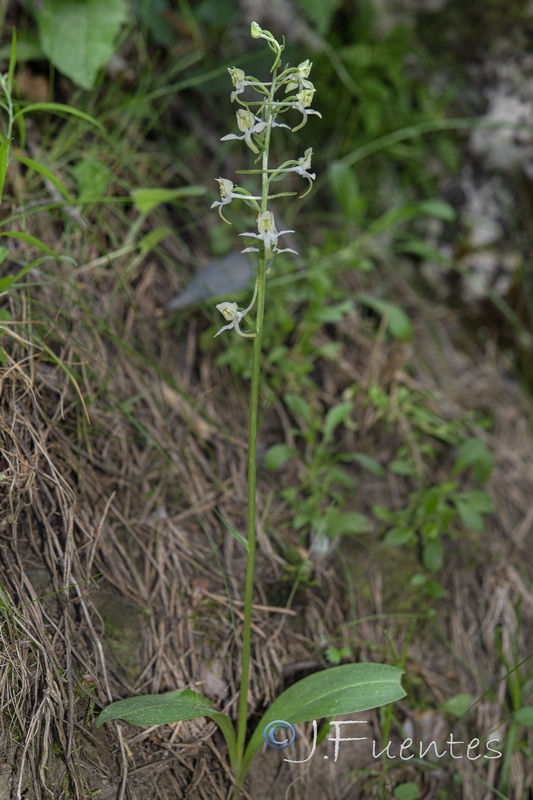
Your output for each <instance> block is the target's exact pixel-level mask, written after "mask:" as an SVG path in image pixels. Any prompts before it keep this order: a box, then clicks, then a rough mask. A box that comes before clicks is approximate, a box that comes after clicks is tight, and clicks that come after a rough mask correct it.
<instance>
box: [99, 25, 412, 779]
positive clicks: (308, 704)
mask: <svg viewBox="0 0 533 800" xmlns="http://www.w3.org/2000/svg"><path fill="white" fill-rule="evenodd" d="M251 34H252V37H253V38H255V39H263V40H264V41H265V42H266V43H267V45H268V47H269V48H270V50H271V51H272V53H273V55H274V62H273V65H272V68H271V80H270V81H266V82H262V81H259V80H258V79H256V78H254V77H251V76H248V75H246V74H245V73H244V72H243V71H242V70H240V69H237V68H231V69H230V70H229V73H230V76H231V79H232V83H233V91H232V94H231V100H232V102H235V101H236V102H237V103H238V105H239V109H238V111H237V127H238V129H239V131H240V135H238V134H229V135H227V136H224V137H222V140H223V141H227V140H232V139H238V140H243V141H244V142H245V144H246V145H247V146H248V147H249V149H250V150H251V151H252V153H253V154H254V156H256V157H257V158H256V163H257V162H259V164H260V166H259V167H258V168H256V169H252V170H246V171H244V172H245V174H251V175H259V176H260V177H261V188H260V191H258V192H257V193H255V194H253V193H252V192H250V191H249V190H248V189H246V188H244V187H240V186H236V185H235V184H234V183H233V182H232V181H231V180H229V179H227V178H218V179H217V181H218V184H219V188H220V200H219V201H216V202H215V203H213V206H212V207H215V208H217V209H218V212H219V214H220V216H221V217H222V219H225V217H224V212H226V211H227V208H228V206H229V205H230V204H231V203H232V202H233V201H234V200H237V201H243V202H244V203H245V204H246V205H247V206H248V207H250V208H252V209H253V211H254V212H255V213H256V214H257V233H256V232H246V233H241V234H240V235H241V236H244V237H245V238H247V239H248V240H249V241H250V244H249V246H247V247H246V248H245V249H244V251H243V252H247V253H248V252H253V253H257V256H258V268H257V275H256V281H255V288H254V292H253V296H252V299H251V301H250V303H249V304H248V305H247V306H246V308H243V309H240V308H239V306H238V304H237V303H236V302H223V303H220V304H219V305H218V306H217V308H218V310H219V311H220V312H221V313H222V315H223V317H224V320H225V321H226V323H227V324H225V325H224V326H223V327H222V328H221V329H220V330H219V331H218V332H217V334H216V336H218V335H219V334H221V333H222V332H223V331H227V330H233V331H235V333H236V334H237V335H238V336H240V337H242V338H243V339H250V340H252V344H253V356H252V368H251V389H250V406H249V439H248V514H247V520H248V536H247V538H246V539H245V538H244V537H243V536H242V535H239V537H238V540H239V541H240V542H241V543H242V545H243V546H244V547H245V548H246V554H247V568H246V580H245V587H244V622H243V629H242V643H243V644H242V658H241V678H240V687H239V688H240V691H239V704H238V712H237V725H236V729H235V728H234V726H233V723H232V721H231V720H230V718H229V716H228V715H226V714H225V713H222V712H220V711H217V710H216V709H215V708H214V707H213V706H212V704H211V702H210V701H209V699H208V698H206V697H204V696H202V695H200V694H198V693H197V692H195V691H193V690H191V689H178V690H176V691H173V692H169V693H167V694H163V695H148V696H143V697H133V698H128V699H125V700H119V701H118V702H116V703H113V704H111V705H110V706H108V707H107V708H106V709H104V710H103V711H102V713H101V714H100V716H99V717H98V720H97V725H98V726H100V725H102V724H103V723H104V722H107V721H109V720H113V719H124V720H126V721H128V722H131V723H133V724H137V725H156V724H164V723H170V722H177V721H180V720H187V719H195V718H198V717H204V716H205V717H209V718H211V719H212V720H214V721H215V722H216V723H217V725H218V726H219V727H220V730H221V731H222V734H223V735H224V738H225V740H226V744H227V747H228V755H229V760H230V764H231V767H232V770H233V773H234V777H235V783H236V787H237V789H239V788H241V787H242V785H243V782H244V778H245V776H246V773H247V770H248V768H249V766H250V764H251V762H252V760H253V758H254V757H255V755H256V754H257V752H258V751H259V748H260V747H261V745H262V744H263V742H264V741H265V742H267V743H268V741H270V742H273V741H274V742H275V740H274V739H272V738H267V734H268V737H271V734H272V732H273V730H275V728H276V727H284V726H285V727H286V726H291V725H293V724H296V723H299V722H308V721H311V720H315V719H320V718H326V717H333V716H337V715H339V714H348V713H353V712H356V711H362V710H365V709H369V708H375V707H378V706H382V705H384V704H387V703H390V702H393V701H395V700H398V699H399V698H401V697H403V696H404V694H405V692H404V691H403V689H402V687H401V684H400V677H401V674H402V670H400V669H398V668H396V667H392V666H388V665H383V664H366V663H360V664H344V665H342V666H336V667H333V668H332V669H328V670H324V671H322V672H318V673H315V674H314V675H310V676H308V677H306V678H304V679H303V680H301V681H299V682H298V683H295V684H294V685H292V686H290V687H289V688H288V689H287V690H285V691H284V692H283V693H282V694H281V695H280V696H279V697H278V698H277V700H275V701H274V703H273V704H272V705H271V706H270V708H269V709H268V710H267V711H266V712H265V713H264V715H263V717H262V718H261V720H260V721H259V723H258V725H257V727H256V728H255V730H254V732H253V733H252V735H251V737H250V738H249V740H248V742H246V733H247V723H248V687H249V676H250V666H251V625H252V599H253V591H254V571H255V550H256V473H257V453H256V444H257V430H258V406H259V392H260V377H261V365H262V343H263V329H264V325H265V299H266V276H267V273H269V272H270V270H271V268H272V264H273V262H274V258H275V256H276V255H277V254H278V253H283V252H294V251H293V250H291V249H290V248H283V247H281V248H280V247H279V244H278V240H279V238H280V237H281V236H283V234H287V233H289V232H290V233H292V232H293V231H278V229H277V227H276V221H275V217H274V213H273V211H272V210H271V208H270V203H269V201H271V200H273V199H276V198H278V197H290V196H294V194H295V192H281V193H276V194H273V193H272V184H274V183H276V182H278V181H280V180H283V179H284V178H286V177H287V176H288V175H291V174H294V175H298V176H300V177H302V178H304V179H305V180H306V181H307V183H308V189H307V191H309V190H310V189H311V187H312V182H313V180H314V179H315V175H314V173H312V172H311V171H310V170H311V158H312V153H313V151H312V148H308V149H307V150H306V151H305V153H304V155H303V156H302V157H301V158H298V159H291V160H288V161H285V162H284V163H282V164H281V165H280V166H278V167H274V168H272V167H270V161H269V159H270V148H271V136H272V132H273V129H274V128H276V127H284V128H287V129H289V130H292V131H296V130H299V129H301V128H302V127H303V126H304V125H305V123H306V122H307V118H308V117H309V115H312V114H314V115H318V116H320V115H319V114H318V112H317V111H314V110H313V109H312V108H311V104H312V101H313V95H314V92H315V89H314V86H313V84H312V82H311V81H310V80H309V75H310V71H311V67H312V65H311V63H310V62H309V61H308V60H306V61H304V62H302V63H300V64H299V65H298V66H297V67H285V68H282V64H281V56H282V52H283V49H284V45H283V44H280V43H279V42H278V41H276V39H275V38H274V36H273V35H272V34H271V33H270V32H269V31H267V30H263V29H262V28H260V27H259V25H257V23H255V22H254V23H252V27H251ZM247 92H249V93H250V95H251V99H249V100H244V99H243V95H245V93H247ZM280 94H281V95H282V96H281V97H280ZM245 96H246V95H245ZM292 111H297V112H299V113H300V114H301V120H300V121H299V124H297V125H296V126H295V127H293V128H292V129H291V128H290V126H289V125H287V124H286V123H283V122H278V121H277V118H278V117H279V116H282V115H285V114H288V113H289V112H292ZM254 309H255V319H252V317H251V313H252V310H254ZM349 411H350V408H348V407H346V408H344V407H342V404H341V406H340V407H337V408H336V409H333V410H332V411H331V412H330V416H329V418H327V419H326V424H325V428H324V432H323V438H324V439H325V440H326V441H329V439H330V438H331V435H332V434H333V431H334V430H335V427H336V426H337V425H338V424H340V423H341V421H342V420H343V419H344V418H345V417H346V416H347V414H348V413H349ZM313 435H315V434H313ZM280 723H282V724H281V725H280ZM272 726H274V728H273V727H272Z"/></svg>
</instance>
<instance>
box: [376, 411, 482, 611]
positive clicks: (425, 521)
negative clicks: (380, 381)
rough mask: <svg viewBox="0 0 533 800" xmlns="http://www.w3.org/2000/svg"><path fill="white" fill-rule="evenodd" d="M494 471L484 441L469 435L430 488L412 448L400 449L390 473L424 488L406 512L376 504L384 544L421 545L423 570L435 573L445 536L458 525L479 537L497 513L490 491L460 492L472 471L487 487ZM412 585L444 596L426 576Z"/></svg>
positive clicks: (413, 496)
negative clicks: (441, 478) (443, 475)
mask: <svg viewBox="0 0 533 800" xmlns="http://www.w3.org/2000/svg"><path fill="white" fill-rule="evenodd" d="M429 419H430V418H428V419H426V420H425V421H426V422H427V421H428V420H429ZM428 450H429V454H430V455H434V453H433V451H432V448H431V446H429V448H428V446H427V443H426V447H425V453H426V455H427V454H428ZM492 468H493V459H492V456H491V454H490V452H489V451H488V449H487V447H486V445H485V443H484V442H483V441H482V440H481V439H479V438H477V437H470V438H467V439H465V440H464V441H463V443H462V444H461V446H460V447H459V450H458V453H457V456H456V459H455V462H454V464H453V466H452V468H451V470H450V473H449V476H448V479H447V480H445V481H442V482H441V483H439V484H437V485H434V484H433V485H432V484H428V482H427V481H426V480H424V479H423V476H422V475H420V474H419V473H418V470H417V466H416V465H415V463H414V461H413V458H412V454H411V453H410V452H409V448H408V447H406V446H402V447H401V448H400V449H399V451H398V453H397V457H396V458H395V459H394V460H393V461H391V462H390V464H389V469H390V470H391V471H392V472H395V473H396V474H398V475H405V476H407V477H410V476H413V477H415V478H418V479H419V484H420V485H419V488H417V489H416V490H415V491H414V492H412V493H411V494H410V496H409V500H408V503H407V505H406V506H405V507H404V508H401V509H398V510H396V511H390V510H389V509H387V508H385V507H384V506H382V505H376V506H374V508H373V511H374V514H375V516H376V517H377V518H378V519H379V520H381V521H382V522H383V523H384V524H385V529H386V533H385V542H386V543H387V544H389V545H392V546H395V547H399V546H408V547H409V546H414V547H417V548H418V550H419V553H420V560H421V562H422V565H423V566H424V568H425V569H426V570H427V571H428V572H429V573H431V574H435V573H438V572H439V571H440V570H441V568H442V566H443V563H444V555H445V546H444V542H445V537H446V536H449V535H454V534H456V532H457V530H458V526H459V524H460V523H461V524H462V525H463V526H464V528H466V529H468V530H471V531H473V532H474V533H481V532H482V531H483V527H484V516H485V515H486V514H489V513H490V512H491V511H493V510H494V508H493V503H492V499H491V497H490V495H489V494H488V493H487V492H486V491H484V490H482V489H474V490H469V491H461V489H460V483H459V481H458V477H459V475H460V474H461V473H464V472H465V471H466V470H468V469H469V470H470V471H471V473H472V475H473V477H474V479H475V480H476V481H477V482H479V483H484V482H485V481H486V480H488V478H489V477H490V474H491V472H492ZM413 581H414V583H415V585H425V586H426V590H427V591H428V592H429V593H430V594H434V595H435V594H436V595H437V596H439V595H441V594H442V590H441V588H440V587H439V585H438V584H437V583H436V582H435V581H433V580H428V579H427V577H426V576H424V575H416V576H414V578H413Z"/></svg>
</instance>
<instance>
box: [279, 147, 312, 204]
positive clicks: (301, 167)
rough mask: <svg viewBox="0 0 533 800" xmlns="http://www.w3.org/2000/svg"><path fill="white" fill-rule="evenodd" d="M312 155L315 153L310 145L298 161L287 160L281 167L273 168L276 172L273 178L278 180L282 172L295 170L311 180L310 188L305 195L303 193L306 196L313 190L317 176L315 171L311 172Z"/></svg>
mask: <svg viewBox="0 0 533 800" xmlns="http://www.w3.org/2000/svg"><path fill="white" fill-rule="evenodd" d="M312 155H313V148H312V147H308V148H307V150H306V151H305V153H304V154H303V156H302V158H299V159H298V160H297V161H295V160H291V161H285V162H284V163H283V164H282V165H281V167H279V169H274V170H272V172H273V173H274V174H273V179H274V180H276V179H277V176H278V175H280V173H282V172H295V173H296V174H297V175H300V176H301V177H302V178H306V179H307V181H308V182H309V189H308V190H307V191H306V192H305V193H304V194H303V195H301V196H302V197H305V195H306V194H308V193H309V192H310V191H311V189H312V187H313V181H314V180H315V178H316V174H315V173H314V172H309V170H310V169H311V157H312Z"/></svg>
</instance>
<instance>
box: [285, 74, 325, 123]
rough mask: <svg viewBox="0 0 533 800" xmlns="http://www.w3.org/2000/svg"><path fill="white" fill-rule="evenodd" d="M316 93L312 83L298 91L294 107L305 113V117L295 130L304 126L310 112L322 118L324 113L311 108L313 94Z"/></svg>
mask: <svg viewBox="0 0 533 800" xmlns="http://www.w3.org/2000/svg"><path fill="white" fill-rule="evenodd" d="M314 93H315V87H314V86H313V84H311V87H310V88H307V89H302V91H301V92H298V94H297V95H296V102H295V103H293V104H292V107H293V108H295V109H296V111H300V112H301V113H302V114H303V119H302V121H301V123H300V124H299V125H297V127H296V128H293V129H292V130H293V133H294V131H299V130H300V128H303V126H304V125H305V123H306V122H307V117H308V116H309V115H310V114H316V116H317V117H320V118H321V119H322V114H320V113H319V112H318V111H313V109H311V108H309V106H310V105H311V103H312V102H313V95H314Z"/></svg>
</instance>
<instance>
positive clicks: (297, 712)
mask: <svg viewBox="0 0 533 800" xmlns="http://www.w3.org/2000/svg"><path fill="white" fill-rule="evenodd" d="M402 674H403V673H402V670H401V669H398V668H397V667H391V666H389V665H388V664H344V665H343V666H341V667H333V668H332V669H326V670H322V671H321V672H315V674H314V675H309V676H308V677H307V678H303V680H301V681H298V683H295V684H293V685H292V686H290V687H289V688H288V689H286V690H285V691H284V692H283V693H282V694H281V695H280V696H279V697H278V698H277V699H276V700H275V701H274V702H273V703H272V705H271V706H270V708H269V709H268V711H267V712H266V713H265V714H264V715H263V717H262V718H261V720H260V722H259V724H258V726H257V728H256V729H255V731H254V733H253V734H252V738H251V739H250V741H249V743H248V746H247V748H246V752H245V754H244V761H243V773H245V772H246V770H247V768H248V767H249V765H250V763H251V761H252V759H253V758H254V756H255V754H256V753H257V751H258V750H259V748H260V747H261V744H262V743H263V733H264V730H265V727H266V726H267V725H268V724H269V723H270V722H273V721H274V720H284V721H285V722H289V723H291V725H295V724H296V723H298V722H310V721H311V720H313V719H316V720H318V719H323V718H324V717H337V716H340V715H342V714H353V713H356V712H358V711H366V710H367V709H370V708H377V707H378V706H383V705H386V704H387V703H393V702H394V701H395V700H400V698H402V697H405V692H404V690H403V688H402V685H401V683H400V678H401V676H402Z"/></svg>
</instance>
